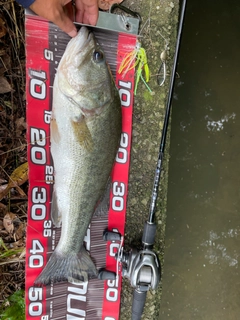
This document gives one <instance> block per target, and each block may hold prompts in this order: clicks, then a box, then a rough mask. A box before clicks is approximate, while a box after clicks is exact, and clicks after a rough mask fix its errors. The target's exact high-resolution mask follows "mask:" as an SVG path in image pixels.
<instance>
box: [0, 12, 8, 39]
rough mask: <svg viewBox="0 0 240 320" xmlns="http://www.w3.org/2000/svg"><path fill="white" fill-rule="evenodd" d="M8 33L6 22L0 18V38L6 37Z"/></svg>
mask: <svg viewBox="0 0 240 320" xmlns="http://www.w3.org/2000/svg"><path fill="white" fill-rule="evenodd" d="M6 33H7V29H6V27H5V21H4V20H3V19H2V18H1V17H0V38H2V37H4V36H5V34H6Z"/></svg>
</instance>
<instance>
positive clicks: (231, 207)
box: [160, 0, 240, 320]
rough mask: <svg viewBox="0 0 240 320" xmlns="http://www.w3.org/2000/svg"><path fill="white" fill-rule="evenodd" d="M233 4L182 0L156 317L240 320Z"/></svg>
mask: <svg viewBox="0 0 240 320" xmlns="http://www.w3.org/2000/svg"><path fill="white" fill-rule="evenodd" d="M239 17H240V3H239V1H236V0H231V1H228V2H227V1H224V0H219V1H197V0H191V1H188V3H187V9H186V16H185V24H184V29H183V37H182V42H181V50H180V57H179V65H178V73H179V75H180V78H179V79H177V81H176V85H175V90H174V100H173V113H172V124H171V148H170V155H171V159H170V169H169V191H168V207H167V212H168V217H167V225H166V243H165V244H166V248H165V266H164V274H163V293H162V304H161V308H160V314H161V319H162V320H164V319H173V320H181V319H184V320H192V319H196V320H200V319H201V320H215V319H218V320H222V319H224V320H231V319H233V320H237V319H240V304H239V300H240V277H239V270H240V19H239Z"/></svg>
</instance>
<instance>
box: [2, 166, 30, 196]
mask: <svg viewBox="0 0 240 320" xmlns="http://www.w3.org/2000/svg"><path fill="white" fill-rule="evenodd" d="M27 179H28V163H27V162H25V163H23V164H21V165H20V166H19V167H17V168H16V169H15V170H14V171H13V172H12V174H11V176H10V177H9V182H8V185H7V187H6V188H5V189H4V190H0V200H1V199H2V198H4V197H5V196H6V195H7V194H8V192H9V190H10V189H11V188H17V190H18V192H19V193H20V195H21V196H22V197H24V196H26V194H25V192H24V191H23V190H22V189H21V188H19V186H21V185H22V184H23V183H24V182H26V181H27Z"/></svg>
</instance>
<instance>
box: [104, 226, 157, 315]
mask: <svg viewBox="0 0 240 320" xmlns="http://www.w3.org/2000/svg"><path fill="white" fill-rule="evenodd" d="M155 232H156V226H155V224H149V223H148V222H146V223H145V227H144V232H143V238H142V243H143V249H142V250H137V249H135V248H134V249H131V250H130V251H128V252H127V251H125V250H124V249H123V237H122V236H121V234H120V233H118V232H113V231H105V232H104V234H103V238H104V240H106V241H117V242H120V245H119V249H118V252H117V253H116V257H115V258H116V260H117V270H116V273H114V272H109V271H107V270H102V271H100V273H99V278H100V279H102V280H105V279H109V278H111V279H115V278H116V277H117V276H118V272H119V269H120V268H119V267H120V266H119V265H120V264H121V266H122V276H123V277H124V278H127V279H128V280H129V282H130V284H131V286H132V287H133V288H134V289H135V290H134V293H133V304H132V320H140V319H141V316H142V313H143V309H144V305H145V301H146V296H147V291H148V290H150V289H152V290H155V289H156V288H157V286H158V284H159V281H160V274H161V268H160V262H159V260H158V257H157V255H156V254H155V253H154V252H153V251H152V246H153V243H154V238H155Z"/></svg>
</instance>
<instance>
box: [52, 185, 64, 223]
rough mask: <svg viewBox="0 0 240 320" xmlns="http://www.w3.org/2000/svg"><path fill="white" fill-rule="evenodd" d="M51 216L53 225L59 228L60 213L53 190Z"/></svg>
mask: <svg viewBox="0 0 240 320" xmlns="http://www.w3.org/2000/svg"><path fill="white" fill-rule="evenodd" d="M51 218H52V222H53V224H54V225H55V227H57V228H60V226H61V222H62V215H61V214H60V212H59V210H58V205H57V197H56V192H55V190H53V194H52V205H51Z"/></svg>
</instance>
